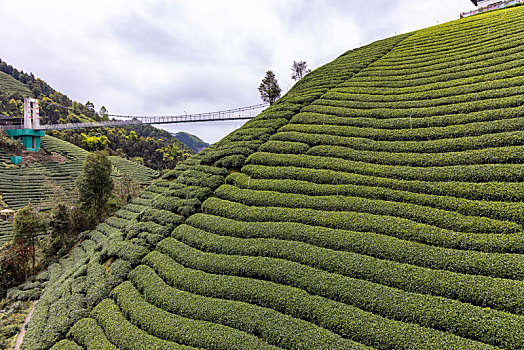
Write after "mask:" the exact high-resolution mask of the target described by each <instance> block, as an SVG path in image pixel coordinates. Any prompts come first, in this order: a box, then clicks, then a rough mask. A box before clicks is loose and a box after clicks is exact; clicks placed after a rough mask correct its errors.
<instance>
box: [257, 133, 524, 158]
mask: <svg viewBox="0 0 524 350" xmlns="http://www.w3.org/2000/svg"><path fill="white" fill-rule="evenodd" d="M271 139H272V140H271V141H268V142H267V143H266V144H270V143H273V142H276V141H279V142H280V143H275V144H274V146H272V148H271V149H266V148H267V147H268V146H265V147H264V148H261V149H260V150H261V151H267V152H272V153H282V152H278V151H279V149H278V147H279V145H281V144H283V145H285V144H284V142H285V143H292V144H294V143H304V144H306V146H307V145H309V146H319V145H327V146H344V147H349V148H351V149H354V150H360V151H376V152H397V153H400V152H406V153H419V154H424V155H425V154H427V153H440V152H460V151H468V150H469V151H471V150H476V149H482V148H494V147H503V146H506V147H509V146H518V145H523V144H524V132H523V131H521V130H518V131H510V132H501V133H495V134H485V135H479V136H466V137H458V138H452V139H438V140H428V141H401V142H399V141H380V140H373V139H368V138H364V137H344V136H335V135H327V134H310V133H303V132H296V131H290V132H279V133H278V134H276V135H274V136H273V137H272V138H271ZM307 150H308V148H305V151H307ZM290 153H291V152H290ZM301 153H305V152H301Z"/></svg>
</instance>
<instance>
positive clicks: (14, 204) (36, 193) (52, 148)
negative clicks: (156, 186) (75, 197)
mask: <svg viewBox="0 0 524 350" xmlns="http://www.w3.org/2000/svg"><path fill="white" fill-rule="evenodd" d="M42 147H43V148H44V149H45V150H46V151H48V152H56V153H58V154H60V155H62V156H64V157H66V158H67V159H68V160H67V161H65V162H45V163H31V164H29V165H22V166H14V165H13V164H11V162H10V157H9V155H8V154H7V153H6V152H5V151H2V150H0V179H1V180H2V181H0V194H2V198H3V199H4V201H5V202H6V204H7V205H8V206H9V207H10V208H11V209H13V210H18V209H20V208H22V207H24V206H25V205H27V204H28V203H33V204H38V205H39V206H41V207H43V208H46V207H49V206H52V205H54V203H53V198H54V197H53V196H54V195H55V194H56V193H55V192H56V191H57V190H58V189H59V188H62V189H64V190H65V191H66V192H67V191H70V190H72V189H73V187H74V185H75V181H76V179H77V178H78V175H79V174H80V172H81V171H82V163H83V162H84V159H85V157H86V155H87V153H88V152H87V151H85V150H83V149H81V148H80V147H77V146H75V145H73V144H71V143H69V142H65V141H62V140H60V139H57V138H54V137H52V136H45V137H44V138H43V139H42ZM110 159H111V162H112V163H113V166H114V169H113V174H112V175H113V177H115V178H116V177H121V176H122V175H124V174H125V175H126V176H129V177H130V178H131V179H133V180H135V181H137V182H138V183H139V184H140V185H141V186H147V185H149V184H151V182H152V181H153V180H154V179H155V178H156V177H158V172H157V171H155V170H152V169H150V168H147V167H145V166H143V165H140V164H136V163H134V162H131V161H128V160H126V159H122V158H119V157H110ZM11 227H12V225H10V224H9V223H5V222H4V223H3V224H2V222H0V246H1V244H2V243H3V242H4V241H7V240H8V236H9V235H10V234H11Z"/></svg>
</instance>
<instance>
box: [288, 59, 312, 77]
mask: <svg viewBox="0 0 524 350" xmlns="http://www.w3.org/2000/svg"><path fill="white" fill-rule="evenodd" d="M291 71H292V73H291V79H293V80H296V81H299V80H300V79H302V78H303V77H304V75H306V74H308V73H310V72H311V69H307V63H306V61H300V62H297V61H293V65H292V66H291Z"/></svg>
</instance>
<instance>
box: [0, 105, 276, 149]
mask: <svg viewBox="0 0 524 350" xmlns="http://www.w3.org/2000/svg"><path fill="white" fill-rule="evenodd" d="M38 103H39V101H38V100H36V99H33V98H26V99H25V100H24V118H23V119H22V118H14V119H13V118H7V119H0V130H5V131H6V133H7V134H8V135H9V136H10V137H11V138H12V139H14V140H19V141H21V142H22V143H23V144H24V146H25V148H26V150H28V151H38V150H40V141H41V138H42V137H43V136H44V135H45V130H67V129H86V128H100V127H124V126H133V125H147V124H180V123H201V122H217V121H226V120H242V119H252V118H254V117H256V116H257V115H258V114H260V113H261V112H262V111H263V110H264V109H265V108H267V107H268V106H269V104H268V103H262V104H258V105H252V106H247V107H240V108H235V109H228V110H223V111H218V112H208V113H198V114H184V115H172V116H132V115H118V114H108V117H111V118H112V119H111V120H107V121H99V122H89V123H66V124H40V110H39V106H38ZM62 107H64V106H62ZM64 108H67V109H71V108H70V107H64Z"/></svg>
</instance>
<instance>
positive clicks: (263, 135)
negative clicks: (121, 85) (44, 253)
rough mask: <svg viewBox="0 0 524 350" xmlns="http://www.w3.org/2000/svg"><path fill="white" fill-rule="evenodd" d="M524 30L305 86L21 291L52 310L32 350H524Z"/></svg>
mask: <svg viewBox="0 0 524 350" xmlns="http://www.w3.org/2000/svg"><path fill="white" fill-rule="evenodd" d="M523 25H524V7H519V8H513V9H510V10H508V11H507V12H505V11H495V12H489V13H485V14H482V15H477V16H472V17H468V18H466V19H462V20H459V21H454V22H450V23H446V24H443V25H439V26H437V27H432V28H429V29H425V30H421V31H417V32H414V33H408V34H405V35H400V36H396V37H392V38H389V39H386V40H382V41H378V42H375V43H373V44H371V45H368V46H365V47H362V48H359V49H355V50H352V51H349V52H347V53H345V54H344V55H342V56H340V57H339V58H337V59H336V60H334V61H333V62H331V63H329V64H327V65H325V66H323V67H321V68H319V69H317V70H315V71H313V72H312V73H310V74H308V75H306V77H305V78H304V79H303V80H302V81H300V82H299V83H298V84H296V86H295V87H294V88H293V89H292V90H290V92H289V93H288V94H287V95H286V96H284V97H283V98H281V99H280V100H279V101H278V102H277V103H276V104H274V105H273V106H272V107H270V108H269V109H267V110H266V111H265V112H264V113H262V114H261V115H260V116H259V117H257V118H256V119H254V120H252V121H250V122H248V123H246V124H245V125H244V127H242V128H240V129H239V130H237V131H235V132H233V133H232V134H230V135H229V136H227V137H226V138H224V139H223V140H222V141H221V142H219V143H217V144H215V145H213V146H211V147H210V148H208V149H206V150H205V151H203V152H202V153H200V154H199V155H197V156H194V157H193V158H191V159H190V160H189V161H187V162H185V163H184V164H181V165H179V166H177V168H176V169H174V170H172V171H170V172H169V173H167V174H166V175H165V176H164V177H163V179H161V180H159V181H157V182H155V183H154V184H153V185H152V186H150V187H149V188H147V189H146V190H145V191H144V192H142V193H141V195H140V196H139V198H137V199H135V200H134V201H133V203H132V204H131V205H129V206H127V207H126V208H124V209H122V210H121V211H120V212H119V213H118V215H117V217H116V218H111V219H109V220H108V221H107V222H105V223H103V224H100V225H99V226H98V227H97V229H96V230H94V231H93V232H91V233H90V234H89V239H87V240H86V241H84V242H83V243H82V245H81V246H79V247H78V248H76V249H75V250H74V251H73V252H72V254H71V256H70V257H66V258H64V259H62V260H60V262H59V263H57V264H54V265H52V266H51V267H50V269H49V270H48V271H46V272H44V273H42V274H40V275H39V276H37V278H36V282H33V284H32V285H25V286H22V287H21V288H20V289H15V290H12V291H11V292H10V296H11V297H12V298H15V299H16V298H19V299H24V298H30V297H32V298H35V297H37V296H38V295H41V297H40V302H39V303H38V306H37V308H36V310H35V313H34V315H33V318H32V320H31V322H30V324H29V329H28V333H27V335H26V338H25V341H24V345H23V347H24V348H25V349H47V348H52V349H64V348H66V349H92V348H104V349H157V348H158V349H194V348H199V349H224V350H226V349H228V350H229V349H373V348H376V349H500V348H503V349H522V348H524V299H523V298H522V295H524V283H523V282H522V281H523V279H524V255H523V254H524V235H523V227H522V225H523V224H524V205H523V202H522V198H523V194H524V186H523V181H524V164H523V163H524V152H523V150H524V149H523V147H524V142H523V141H524V131H523V130H524V129H523V126H524V118H523V116H524V113H523V112H524V106H523V105H524V95H523V94H522V92H523V89H524V88H523V87H522V86H523V82H524V69H523V68H522V63H523V62H524V45H523V44H524V31H522V27H523ZM488 28H489V30H488ZM44 283H45V288H42V287H41V286H42V285H43V284H44Z"/></svg>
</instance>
